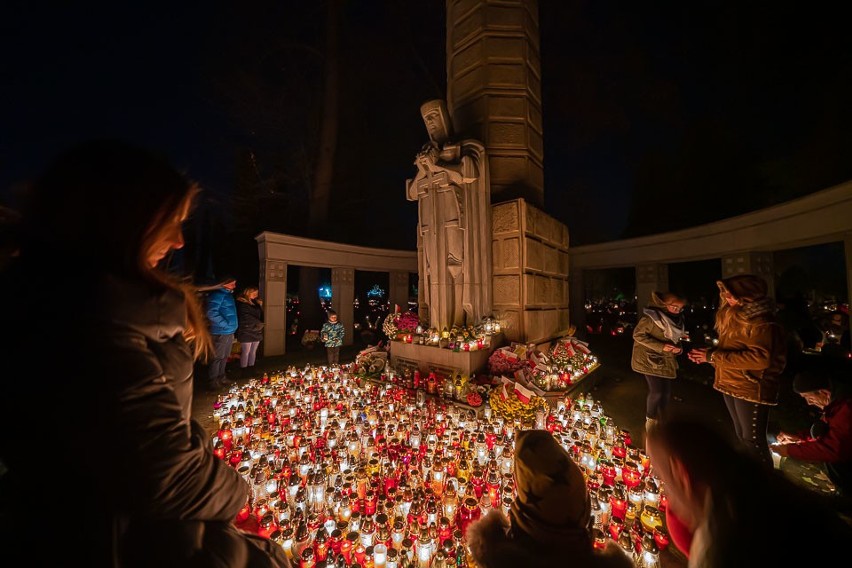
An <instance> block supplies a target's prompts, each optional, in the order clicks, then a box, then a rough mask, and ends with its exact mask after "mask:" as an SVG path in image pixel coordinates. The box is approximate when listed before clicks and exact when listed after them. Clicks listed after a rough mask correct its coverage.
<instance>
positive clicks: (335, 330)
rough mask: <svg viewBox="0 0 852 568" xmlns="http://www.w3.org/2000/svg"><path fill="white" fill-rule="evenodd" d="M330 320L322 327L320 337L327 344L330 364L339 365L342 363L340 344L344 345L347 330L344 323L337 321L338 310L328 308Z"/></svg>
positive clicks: (326, 349)
mask: <svg viewBox="0 0 852 568" xmlns="http://www.w3.org/2000/svg"><path fill="white" fill-rule="evenodd" d="M326 315H327V317H328V321H327V322H325V323H324V324H322V328H321V329H320V337H321V338H322V343H323V345H325V351H326V354H327V356H328V365H329V366H332V365H337V364H339V363H340V346H341V345H343V336H344V334H345V333H346V330H345V329H344V328H343V324H342V323H340V322H339V321H337V312H335V311H334V310H328V312H327V314H326Z"/></svg>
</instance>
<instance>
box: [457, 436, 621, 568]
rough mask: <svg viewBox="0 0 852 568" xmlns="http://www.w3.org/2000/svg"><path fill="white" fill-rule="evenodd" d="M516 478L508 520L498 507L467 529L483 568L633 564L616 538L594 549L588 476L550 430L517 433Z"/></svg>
mask: <svg viewBox="0 0 852 568" xmlns="http://www.w3.org/2000/svg"><path fill="white" fill-rule="evenodd" d="M514 477H515V487H516V491H517V496H516V498H515V500H514V502H513V503H512V506H511V509H510V511H509V515H508V517H507V516H506V515H505V514H504V513H503V512H502V511H501V510H500V508H499V507H497V508H494V509H493V510H491V511H490V512H489V513H488V514H487V515H485V516H484V517H482V518H481V519H479V520H477V521H474V522H473V523H471V524H470V525H469V526H468V527H467V531H466V532H467V542H468V546H469V548H470V552H471V555H472V556H473V559H474V561H475V562H476V565H477V566H478V567H480V568H503V567H510V566H511V567H514V566H526V567H545V566H546V567H551V566H562V565H566V563H568V564H567V565H570V566H576V567H613V568H615V567H621V566H623V567H625V568H627V567H631V566H633V561H632V560H631V559H630V558H629V557H628V556H627V555H625V554H624V553H623V552H622V551H621V549H620V548H619V547H618V545H617V544H616V543H615V542H614V541H612V540H608V542H607V545H606V547H605V549H604V550H596V549H595V548H594V543H593V539H592V522H593V519H592V510H591V499H590V496H589V492H588V490H587V488H586V483H585V480H584V478H583V473H582V472H581V471H580V468H579V467H578V466H577V465H576V464H575V463H574V461H573V460H572V459H571V457H570V456H569V455H568V452H566V451H565V449H564V448H563V447H562V446H561V445H560V444H559V443H558V442H557V441H556V440H555V439H554V438H553V435H552V434H551V433H550V432H548V431H547V430H521V431H519V432H517V434H516V440H515V466H514Z"/></svg>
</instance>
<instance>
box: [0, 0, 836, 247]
mask: <svg viewBox="0 0 852 568" xmlns="http://www.w3.org/2000/svg"><path fill="white" fill-rule="evenodd" d="M671 4H672V6H674V5H675V3H671ZM784 4H785V3H763V2H739V1H738V2H734V1H723V2H713V3H710V2H690V3H678V4H677V6H676V7H673V8H667V9H662V8H656V7H654V4H653V3H651V4H649V3H634V2H626V3H620V2H619V3H615V2H591V1H588V2H584V1H574V0H540V12H541V21H542V26H541V44H542V53H541V56H542V66H543V69H542V71H543V80H542V89H543V93H542V96H543V106H544V108H543V112H544V140H545V142H544V145H545V153H546V155H545V186H546V187H545V195H546V203H545V209H546V210H547V212H548V213H550V214H551V215H553V216H554V217H556V218H557V219H559V220H561V221H563V222H565V223H566V224H567V225H568V227H569V231H570V234H571V241H572V243H573V244H587V243H594V242H601V241H607V240H612V239H617V238H620V237H623V236H635V235H640V234H649V233H654V232H659V231H662V230H671V229H677V228H682V227H686V226H691V225H694V224H699V223H703V222H708V221H712V220H716V219H719V218H723V217H726V216H729V215H733V214H739V213H744V212H746V211H749V210H752V209H756V208H759V207H763V206H766V205H770V204H772V203H777V202H781V201H786V200H788V199H790V198H793V197H796V196H800V195H804V194H807V193H811V192H813V191H818V190H821V189H824V188H826V187H829V186H831V185H834V184H837V183H840V182H843V181H846V180H848V179H852V160H849V152H848V133H849V132H850V131H852V110H850V108H851V107H852V105H850V104H849V101H850V100H852V57H851V56H852V42H849V41H848V31H847V30H846V29H845V20H844V19H843V18H841V17H840V16H839V15H838V14H837V13H835V12H834V11H833V10H834V9H833V8H830V6H833V4H829V3H819V2H811V3H796V5H795V8H793V7H792V3H790V4H791V6H790V7H786V6H785V5H784ZM3 6H4V7H3V8H0V11H2V13H0V36H2V37H0V42H2V45H0V53H2V56H0V57H1V59H0V62H1V63H0V77H2V89H0V190H2V196H3V197H4V198H5V199H6V200H9V201H10V202H13V203H14V195H15V191H16V188H18V187H20V185H21V184H23V183H25V182H26V180H28V179H30V178H31V177H33V176H34V175H36V174H37V173H38V172H39V171H40V170H41V169H42V168H43V167H44V165H45V164H46V163H47V161H48V160H49V159H50V158H51V157H52V156H53V155H54V154H55V153H56V152H58V151H60V150H61V149H64V148H65V147H67V146H68V145H70V144H73V143H74V142H77V141H80V140H82V139H85V138H88V137H93V136H115V137H120V138H125V139H128V140H131V141H134V142H137V143H140V144H144V145H146V146H151V147H154V148H157V149H159V150H162V151H164V152H166V153H167V154H168V155H169V156H170V157H171V158H172V160H173V161H174V162H175V163H176V164H177V165H179V166H180V167H181V168H183V169H185V170H186V171H187V172H188V173H189V174H190V175H191V176H192V177H194V178H195V179H197V180H198V181H200V182H201V183H202V184H203V185H204V186H205V187H206V188H208V190H210V192H211V193H212V194H214V195H220V196H227V195H229V194H230V193H232V192H233V189H234V187H235V186H236V185H237V183H238V180H239V179H244V178H245V175H246V174H245V172H246V168H247V165H246V164H250V165H251V166H252V167H251V168H249V169H251V170H252V175H254V176H256V179H255V181H258V180H259V181H263V182H264V183H267V184H271V186H274V187H275V189H276V191H278V192H279V193H280V195H283V196H284V197H283V198H282V199H281V201H280V203H281V204H283V205H282V207H283V209H282V212H281V213H280V214H279V213H277V212H275V211H274V210H273V209H272V208H263V209H264V211H263V213H265V214H267V215H273V214H274V215H275V217H274V219H273V220H271V221H268V222H270V223H272V222H278V223H280V226H279V227H277V228H276V230H281V231H282V232H298V230H299V222H300V219H303V218H304V217H305V215H304V212H303V211H302V210H300V207H301V205H300V203H301V202H300V201H299V199H300V195H301V196H303V194H304V187H306V179H307V172H309V167H307V165H308V164H309V163H310V159H311V158H312V151H311V149H312V144H313V143H315V142H316V131H317V125H318V117H319V112H320V111H319V105H318V101H319V100H320V96H319V93H320V89H319V85H320V84H321V69H322V56H321V51H322V49H323V34H324V29H325V28H324V2H322V1H316V2H314V1H311V2H285V1H273V0H257V1H254V2H221V3H217V2H191V1H186V2H184V1H175V2H170V3H166V4H162V5H160V4H158V3H157V2H124V3H122V2H112V3H91V2H74V3H71V2H39V1H30V2H5V3H4V5H3ZM339 37H340V47H341V50H340V53H341V62H342V69H343V77H342V83H341V90H340V93H341V117H340V119H341V123H340V124H341V132H340V136H339V138H338V149H337V162H336V165H337V170H336V178H335V187H334V190H333V191H334V193H333V199H334V208H333V210H332V219H333V223H332V227H331V228H330V231H329V234H330V235H331V236H333V237H335V238H339V239H341V240H345V241H348V242H352V243H355V244H363V245H369V246H385V247H394V248H413V246H414V242H415V236H414V222H415V218H416V205H415V204H413V203H409V202H406V201H405V197H404V187H405V179H406V178H407V177H411V176H412V175H413V173H414V171H415V168H414V166H413V165H412V160H413V157H414V155H415V153H416V152H417V150H418V149H419V147H420V146H421V144H423V143H424V142H425V141H426V138H427V137H426V132H425V129H424V126H423V123H422V120H421V118H420V114H419V105H420V103H422V102H423V101H425V100H428V99H431V98H436V97H442V96H444V93H445V88H446V72H445V63H444V62H445V54H444V46H445V29H444V2H443V1H442V0H421V1H417V2H413V1H412V2H409V1H405V0H397V1H391V0H384V1H381V0H358V1H355V0H350V1H349V2H348V3H347V4H346V8H345V11H344V15H343V18H342V24H341V33H340V36H339ZM247 156H251V157H253V161H252V160H249V159H248V158H247ZM237 172H242V174H238V173H237ZM241 175H242V176H243V177H240V176H241ZM266 222H267V221H264V223H266ZM291 228H292V231H290V230H288V229H291Z"/></svg>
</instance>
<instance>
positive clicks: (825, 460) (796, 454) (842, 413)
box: [771, 361, 852, 506]
mask: <svg viewBox="0 0 852 568" xmlns="http://www.w3.org/2000/svg"><path fill="white" fill-rule="evenodd" d="M827 365H830V366H826V367H817V368H815V369H807V370H804V371H801V372H799V373H797V374H796V376H795V377H793V391H794V392H796V393H798V394H799V395H800V396H801V397H802V398H803V399H805V402H806V403H808V404H809V405H810V406H815V407H816V408H818V409H819V410H820V412H821V415H820V417H819V419H818V420H817V421H816V422H815V423H814V424H813V425H812V426H811V427H810V428H809V429H808V430H805V431H802V432H798V433H795V434H788V433H786V432H779V433H778V436H777V443H775V444H773V445H772V446H771V449H772V451H774V452H775V453H777V454H779V455H781V456H784V457H789V458H793V459H796V460H800V461H806V462H817V463H822V464H823V468H824V469H825V473H826V475H827V476H828V478H829V479H830V480H831V482H832V483H833V484H834V487H835V490H836V493H837V494H838V495H840V496H841V497H842V498H843V499H845V500H846V501H847V506H849V504H848V502H849V501H850V500H852V398H850V397H849V396H848V395H847V394H846V393H844V392H843V391H842V390H841V389H839V388H838V387H837V385H838V384H840V383H839V381H838V380H837V379H840V378H841V373H843V368H842V366H843V365H845V363H843V362H839V361H829V363H828V364H827ZM846 372H847V373H848V368H847V369H846Z"/></svg>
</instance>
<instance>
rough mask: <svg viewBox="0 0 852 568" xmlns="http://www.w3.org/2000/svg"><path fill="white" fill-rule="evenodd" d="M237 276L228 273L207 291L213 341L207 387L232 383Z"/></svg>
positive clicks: (236, 323)
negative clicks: (230, 362) (229, 374)
mask: <svg viewBox="0 0 852 568" xmlns="http://www.w3.org/2000/svg"><path fill="white" fill-rule="evenodd" d="M236 287H237V280H236V278H232V277H230V276H226V277H225V278H223V279H222V280H221V282H220V283H219V286H218V287H216V288H214V289H213V290H211V291H209V292H208V293H207V321H208V322H210V337H211V338H212V341H213V356H212V358H211V359H210V364H209V366H208V369H207V388H209V389H211V390H216V389H219V388H221V387H226V386H228V385H229V384H231V382H232V381H231V380H230V379H228V377H227V375H226V367H227V364H228V357H230V355H231V349H232V348H233V346H234V333H235V332H236V331H237V325H238V323H239V322H238V321H237V303H236V301H235V300H234V289H235V288H236Z"/></svg>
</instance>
